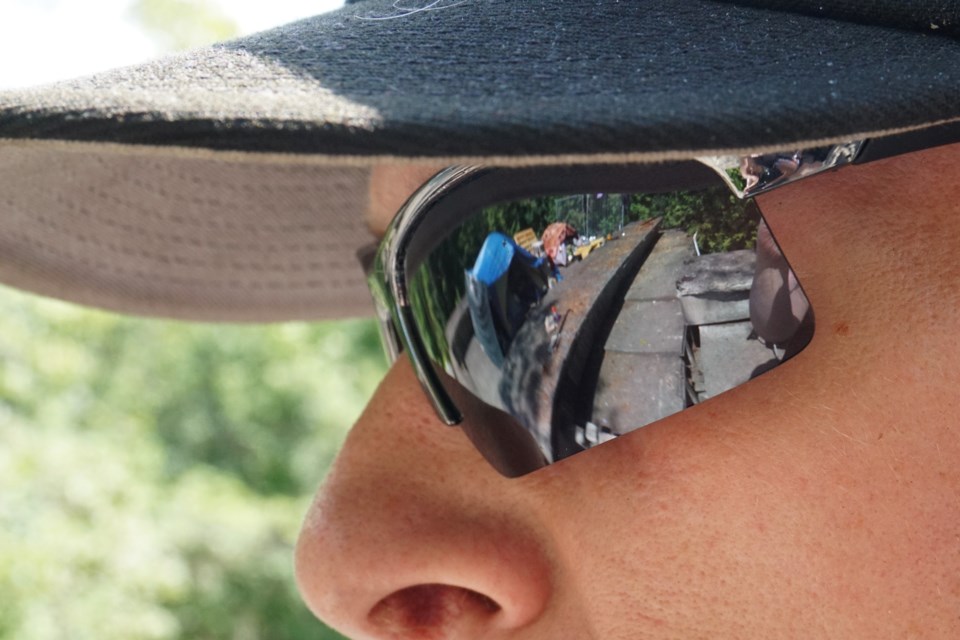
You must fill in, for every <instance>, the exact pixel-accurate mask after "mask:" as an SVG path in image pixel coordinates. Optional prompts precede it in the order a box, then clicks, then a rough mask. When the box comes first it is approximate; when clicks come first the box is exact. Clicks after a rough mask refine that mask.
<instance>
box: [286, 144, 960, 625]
mask: <svg viewBox="0 0 960 640" xmlns="http://www.w3.org/2000/svg"><path fill="white" fill-rule="evenodd" d="M931 168H933V169H935V170H931ZM760 206H761V209H762V210H763V211H764V213H765V216H766V219H767V222H768V224H769V226H770V229H771V231H772V232H773V234H774V236H775V237H776V239H777V241H778V242H779V244H780V246H781V248H782V249H783V252H784V254H785V255H786V256H787V258H788V260H789V261H790V264H791V266H792V267H793V268H794V270H795V271H796V273H797V276H798V279H799V281H800V282H801V283H802V284H803V286H804V290H805V292H806V294H807V296H808V297H809V299H810V302H811V306H812V307H813V309H814V311H815V313H816V321H817V332H816V333H815V335H814V338H813V341H812V342H811V344H810V346H809V347H807V349H806V350H805V351H803V352H802V353H801V354H800V355H798V356H797V357H796V358H794V359H793V360H791V361H790V362H788V363H787V364H785V365H783V366H781V367H779V368H777V369H776V370H774V371H772V372H770V373H768V374H765V375H764V376H761V377H759V378H757V379H755V380H753V381H751V382H750V383H748V384H746V385H744V386H742V387H739V388H737V389H735V390H733V391H731V392H729V393H727V394H724V395H722V396H719V397H717V398H715V399H713V400H711V401H709V402H706V403H704V404H701V405H699V406H697V407H695V408H693V409H690V410H688V411H685V412H683V413H681V414H677V415H675V416H673V417H671V418H668V419H666V420H663V421H661V422H659V423H656V424H654V425H651V426H649V427H646V428H644V429H641V430H638V431H636V432H633V433H631V434H629V435H627V436H625V437H622V438H619V439H617V440H615V441H613V442H610V443H608V444H605V445H602V446H600V447H596V448H594V449H592V450H590V451H589V452H586V453H583V454H579V455H577V456H575V457H573V458H570V459H568V460H565V461H563V462H560V463H558V464H556V465H553V466H551V467H548V468H546V469H543V470H541V471H537V472H535V473H533V474H530V475H527V476H524V477H521V478H517V479H507V478H504V477H502V476H500V475H498V474H497V473H496V472H494V471H493V470H492V469H491V468H490V467H489V465H487V464H486V463H485V462H484V461H483V460H482V458H481V457H480V456H479V454H477V453H476V451H475V450H474V449H473V448H472V446H471V445H470V444H469V442H468V441H467V439H466V437H465V436H464V435H463V432H462V431H461V430H460V429H455V428H453V429H452V428H448V427H445V426H443V425H442V424H440V423H439V421H438V420H437V419H436V418H435V416H434V414H433V411H432V408H431V407H430V405H429V402H428V401H427V399H426V398H425V397H424V395H423V393H422V391H421V390H420V388H419V385H418V383H417V382H416V379H415V377H414V376H413V374H412V372H411V370H410V367H409V365H408V364H407V363H406V361H405V360H403V359H401V360H400V361H399V362H398V363H397V365H396V366H394V368H393V369H392V370H391V371H390V373H389V374H388V376H387V378H386V379H385V380H384V382H383V384H382V385H381V387H380V389H379V390H378V392H377V393H376V395H375V397H374V398H373V400H372V401H371V403H370V406H369V407H368V408H367V410H366V412H365V413H364V415H363V416H362V417H361V419H360V420H359V421H358V423H357V425H356V426H355V427H354V429H353V431H352V432H351V434H350V436H349V438H348V440H347V443H346V445H345V447H344V449H343V451H342V453H341V455H340V457H339V460H338V462H337V464H336V466H335V468H334V470H333V472H332V473H331V474H330V477H329V478H328V480H327V482H326V483H325V485H324V486H323V487H321V489H320V491H319V493H318V496H317V499H316V501H315V504H314V507H313V508H312V510H311V513H310V514H309V515H308V517H307V519H306V522H305V525H304V529H303V532H302V535H301V539H300V543H299V546H298V551H297V572H298V580H299V583H300V587H301V590H302V592H303V595H304V597H305V599H306V601H307V603H308V604H309V605H310V606H311V608H312V609H313V610H314V611H315V612H316V613H317V615H318V616H320V617H321V618H324V619H325V620H327V621H328V622H330V623H331V624H332V625H334V626H335V627H337V628H340V629H342V630H343V631H344V632H345V633H347V634H348V635H350V636H351V637H357V638H429V639H434V638H543V639H553V638H578V639H579V638H604V639H614V640H618V639H624V640H625V639H631V640H632V639H635V638H684V639H690V638H822V637H832V638H845V639H850V638H854V639H859V638H863V639H871V640H872V639H876V638H907V637H917V638H919V637H923V638H957V637H960V499H958V488H960V476H958V471H957V468H958V465H957V461H958V460H960V438H958V437H957V436H958V434H957V428H958V424H957V422H958V419H957V418H956V416H957V415H960V394H958V392H957V389H960V373H958V370H960V369H958V367H957V366H956V363H958V362H960V341H958V339H957V336H958V335H960V311H958V310H960V267H958V265H960V260H958V259H957V257H956V254H957V249H958V248H960V146H952V147H944V148H940V149H933V150H928V151H925V152H922V153H920V154H914V155H912V156H908V157H904V158H898V159H893V160H890V161H882V162H877V163H873V164H870V165H866V166H863V167H851V168H848V169H844V170H841V171H839V172H836V173H832V174H829V175H826V176H822V177H818V178H816V179H813V180H807V181H802V182H800V183H798V184H796V185H793V186H790V187H786V188H783V189H781V190H778V191H774V192H772V193H770V194H768V195H767V196H765V197H763V198H762V199H761V200H760ZM468 419H469V418H468ZM411 594H412V595H411ZM477 594H479V596H482V597H478V595H477ZM385 611H386V612H388V613H387V614H384V612H385Z"/></svg>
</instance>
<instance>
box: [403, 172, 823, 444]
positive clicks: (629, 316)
mask: <svg viewBox="0 0 960 640" xmlns="http://www.w3.org/2000/svg"><path fill="white" fill-rule="evenodd" d="M758 228H760V229H761V233H760V239H761V242H760V257H759V259H758V252H757V249H756V247H757V235H758ZM758 265H759V266H758ZM755 281H756V282H757V283H758V284H757V285H755V284H754V283H755ZM751 291H753V295H752V297H751ZM409 292H410V301H411V307H412V309H411V310H412V312H413V315H414V318H415V321H416V324H417V329H418V332H419V334H420V337H421V339H422V341H423V343H424V348H425V350H426V352H427V354H428V355H429V357H430V358H431V360H432V361H433V363H434V366H435V367H436V368H437V369H438V371H439V372H442V374H443V375H441V376H440V378H441V379H443V380H445V381H447V383H448V384H455V385H459V386H460V388H458V389H456V390H455V393H454V394H452V395H462V393H463V392H464V391H467V392H469V393H470V394H472V395H473V396H475V397H476V398H478V399H480V400H482V401H483V402H485V403H486V404H488V405H489V406H490V407H492V408H494V409H497V410H499V411H502V412H505V413H506V414H509V415H510V416H512V418H513V419H515V420H516V422H517V423H518V424H519V425H520V426H521V427H522V428H523V429H525V430H526V431H528V432H529V433H530V434H531V435H532V437H533V439H534V440H535V441H536V443H537V445H538V446H539V448H540V449H541V450H542V451H543V454H544V456H545V457H546V459H547V460H549V461H555V460H559V459H561V458H564V457H566V456H569V455H571V454H573V453H576V452H578V451H582V450H584V449H587V448H589V447H591V446H595V445H597V444H600V443H602V442H605V441H607V440H609V439H612V438H615V437H617V436H618V435H621V434H623V433H627V432H629V431H631V430H633V429H636V428H639V427H642V426H644V425H646V424H649V423H651V422H654V421H656V420H659V419H661V418H663V417H666V416H668V415H671V414H673V413H676V412H678V411H682V410H683V409H684V408H686V407H689V406H692V405H694V404H697V403H699V402H702V401H703V400H705V399H707V398H710V397H713V396H715V395H718V394H720V393H722V392H724V391H726V390H728V389H730V388H733V387H735V386H737V385H739V384H742V383H743V382H746V381H747V380H749V379H751V378H752V377H755V376H756V375H759V374H760V373H762V372H764V371H767V370H769V369H771V368H773V367H775V366H776V365H777V364H779V363H780V362H782V361H783V360H785V359H786V358H788V357H790V356H791V355H793V354H795V353H796V352H798V351H799V350H800V349H801V348H802V347H803V346H805V345H806V343H807V342H808V341H809V339H810V337H811V335H812V329H813V321H812V313H811V312H810V310H809V304H808V303H807V301H806V298H805V297H804V296H803V292H802V289H800V287H799V284H798V283H797V282H796V278H795V276H794V274H793V273H792V271H790V270H789V267H788V266H787V263H786V261H785V260H784V259H783V257H782V255H780V253H779V249H778V248H777V246H776V243H775V242H773V240H772V237H770V236H769V232H768V231H767V230H766V229H765V228H762V227H761V218H760V215H759V212H758V210H757V209H756V207H755V205H753V204H752V203H751V202H746V203H745V202H743V201H740V200H739V199H737V198H735V197H734V196H732V195H730V193H729V191H728V190H726V189H725V188H722V187H717V188H711V189H705V190H700V191H696V192H689V191H685V192H674V193H660V194H620V193H616V194H610V193H592V194H575V195H565V196H549V197H538V198H529V199H524V200H517V201H512V202H506V203H501V204H496V205H493V206H489V207H486V208H484V209H482V210H481V211H478V212H476V213H475V214H473V215H471V216H469V217H467V218H466V219H465V220H464V221H463V224H461V226H460V227H459V228H457V229H456V230H455V231H454V232H453V233H452V234H450V235H449V236H447V237H446V238H445V239H444V240H443V242H441V243H440V244H439V245H438V246H436V247H435V248H434V249H433V250H432V251H431V252H430V253H429V255H428V256H427V257H426V259H425V260H424V261H423V262H422V264H420V265H419V266H418V267H416V268H415V269H414V272H413V273H412V274H411V277H410V280H409ZM751 317H752V318H753V320H752V321H751ZM754 323H756V324H757V326H756V327H755V324H754ZM770 327H773V328H774V329H776V330H775V331H771V330H769V329H770ZM758 328H759V329H760V331H758V330H757V329H758ZM485 453H486V454H487V455H488V457H494V456H495V455H496V454H495V453H494V452H489V451H488V452H485Z"/></svg>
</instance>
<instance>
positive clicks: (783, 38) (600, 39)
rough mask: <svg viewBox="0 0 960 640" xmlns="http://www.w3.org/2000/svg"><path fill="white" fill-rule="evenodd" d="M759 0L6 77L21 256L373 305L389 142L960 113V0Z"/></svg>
mask: <svg viewBox="0 0 960 640" xmlns="http://www.w3.org/2000/svg"><path fill="white" fill-rule="evenodd" d="M427 4H428V3H423V6H426V5H427ZM748 4H749V5H750V6H744V5H743V4H739V3H720V2H703V1H701V2H661V3H645V2H614V1H612V0H608V1H593V0H591V1H590V2H540V1H536V0H529V1H524V2H512V1H506V0H484V1H480V0H468V1H466V2H453V1H450V2H441V3H438V4H435V5H432V6H433V9H432V10H428V11H419V12H409V11H404V10H401V9H398V8H396V7H395V6H394V3H392V2H390V1H380V0H367V1H365V2H359V3H354V4H350V5H347V6H346V7H344V8H343V9H342V10H340V11H337V12H334V13H332V14H327V15H324V16H319V17H316V18H312V19H308V20H304V21H300V22H297V23H293V24H291V25H287V26H285V27H281V28H278V29H275V30H272V31H268V32H264V33H261V34H257V35H254V36H250V37H248V38H244V39H241V40H238V41H234V42H230V43H226V44H223V45H218V46H214V47H210V48H205V49H201V50H198V51H194V52H191V53H188V54H184V55H180V56H175V57H172V58H167V59H164V60H160V61H157V62H154V63H150V64H146V65H141V66H138V67H132V68H128V69H121V70H117V71H113V72H109V73H105V74H101V75H98V76H95V77H92V78H86V79H80V80H76V81H70V82H66V83H60V84H57V85H51V86H46V87H40V88H37V89H30V90H22V91H16V92H8V93H5V94H0V138H3V139H5V140H6V142H5V143H3V144H0V170H2V172H3V180H2V181H0V207H2V208H3V210H2V211H0V215H2V218H3V222H2V227H0V232H2V233H3V240H2V241H3V242H4V244H5V249H4V251H3V256H2V258H0V261H2V264H0V278H3V279H5V280H6V281H7V282H10V283H12V284H15V285H17V286H22V287H25V288H31V289H34V290H39V291H41V292H44V293H48V294H51V295H58V296H61V297H68V298H71V299H76V300H78V301H81V302H86V303H89V304H97V305H100V306H107V307H111V308H117V309H121V310H124V311H129V312H137V313H150V314H156V315H174V316H178V317H197V318H204V319H218V318H219V319H283V318H288V317H331V316H340V315H354V314H357V313H364V312H366V311H367V309H368V307H367V305H366V303H365V302H364V300H365V294H363V292H362V278H361V276H360V273H359V267H356V266H354V262H355V261H354V258H353V253H354V252H355V251H356V249H357V248H358V247H359V246H360V245H361V244H363V243H364V242H367V241H368V240H369V238H367V237H366V236H365V232H364V230H363V220H362V214H363V211H364V208H365V203H366V189H367V180H366V176H367V172H368V168H369V167H370V166H373V165H375V164H377V163H382V162H423V161H425V160H429V161H432V162H438V163H445V162H453V161H463V160H471V161H482V162H486V163H491V164H536V163H560V162H585V161H596V160H603V161H651V160H657V159H663V158H689V157H693V156H696V155H700V154H705V153H717V152H735V151H745V150H762V149H773V148H780V147H791V146H795V145H803V144H809V143H811V142H822V141H826V140H840V139H848V138H851V137H858V136H863V135H868V134H876V133H887V132H892V131H896V130H902V129H905V128H912V127H922V126H925V125H929V124H931V123H936V122H941V121H948V120H953V119H956V118H958V117H960V77H958V76H960V71H958V70H960V42H958V40H957V28H956V24H957V18H958V16H960V9H958V8H957V7H958V5H957V3H938V4H936V5H935V6H934V5H933V4H932V3H911V6H910V7H907V8H904V7H902V6H900V4H899V3H896V4H890V5H889V6H885V5H884V3H882V2H881V3H877V2H870V3H866V2H857V3H843V4H841V3H835V4H834V5H831V4H830V3H816V4H815V5H814V4H813V3H806V2H802V1H798V2H783V1H772V2H768V3H764V2H750V3H748ZM760 5H765V6H760ZM824 5H826V8H824ZM404 6H407V5H404ZM64 55H69V52H64ZM66 142H72V143H82V144H65V143H66ZM207 181H210V182H207ZM160 193H166V194H176V195H178V196H179V197H180V200H177V199H176V198H164V197H160V196H158V194H160ZM241 194H243V195H241ZM84 212H86V213H84ZM172 212H176V213H177V215H172ZM293 230H299V231H297V232H294V231H293ZM311 234H312V235H311ZM81 236H82V237H83V238H84V239H83V240H81V239H80V237H81ZM308 245H309V249H308V248H307V247H308ZM333 283H339V284H333Z"/></svg>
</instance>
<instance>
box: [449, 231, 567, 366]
mask: <svg viewBox="0 0 960 640" xmlns="http://www.w3.org/2000/svg"><path fill="white" fill-rule="evenodd" d="M544 262H545V261H544V259H543V258H537V257H535V256H533V255H532V254H530V253H529V252H527V251H526V250H524V249H523V247H521V246H519V245H518V244H517V243H516V242H514V241H513V240H512V239H511V238H509V237H507V236H505V235H504V234H502V233H499V232H496V231H494V232H492V233H490V234H489V235H488V236H487V239H486V240H485V241H484V243H483V246H482V247H480V252H479V254H478V255H477V260H476V262H475V263H474V265H473V269H467V270H466V271H465V277H466V285H467V300H468V306H469V308H470V317H471V320H472V321H473V329H474V332H475V334H476V336H477V340H478V342H479V343H480V346H481V348H482V349H483V352H484V353H485V354H487V357H489V358H490V360H491V361H493V362H494V364H496V365H497V366H501V365H502V364H503V358H504V354H505V353H506V352H507V350H508V349H509V348H510V343H511V342H512V341H513V338H514V336H515V335H516V334H517V331H518V330H519V329H520V327H521V326H522V325H523V323H524V320H525V318H526V315H527V311H528V310H529V309H530V307H531V306H532V305H534V304H536V303H537V302H539V301H540V299H541V298H542V297H543V294H544V293H545V292H546V291H547V289H548V287H549V276H548V274H549V271H548V270H546V269H545V268H544V267H545V264H544Z"/></svg>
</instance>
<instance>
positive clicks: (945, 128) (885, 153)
mask: <svg viewBox="0 0 960 640" xmlns="http://www.w3.org/2000/svg"><path fill="white" fill-rule="evenodd" d="M954 142H960V120H954V121H953V122H947V123H945V124H941V125H937V126H933V127H926V128H924V129H917V130H914V131H906V132H904V133H898V134H894V135H892V136H884V137H882V138H871V139H869V140H867V141H866V142H865V143H864V145H863V148H862V149H860V153H859V154H857V158H856V159H855V160H854V161H853V164H866V163H867V162H873V161H874V160H882V159H884V158H892V157H893V156H899V155H902V154H904V153H910V152H912V151H921V150H923V149H930V148H931V147H939V146H941V145H945V144H951V143H954Z"/></svg>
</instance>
